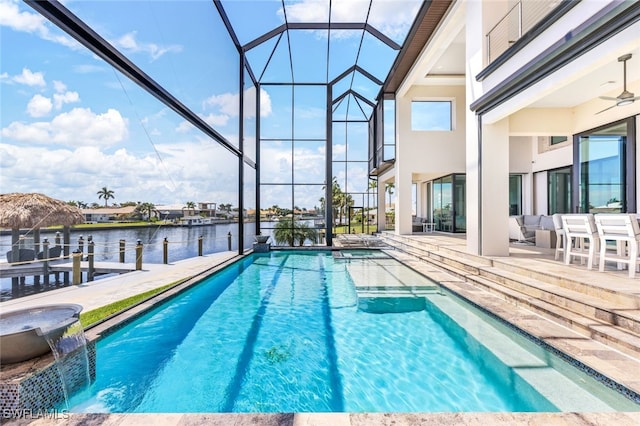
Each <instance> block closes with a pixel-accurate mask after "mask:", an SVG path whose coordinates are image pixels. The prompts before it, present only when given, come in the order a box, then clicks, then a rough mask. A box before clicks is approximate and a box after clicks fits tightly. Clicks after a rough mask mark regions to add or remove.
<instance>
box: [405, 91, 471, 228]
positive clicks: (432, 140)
mask: <svg viewBox="0 0 640 426" xmlns="http://www.w3.org/2000/svg"><path fill="white" fill-rule="evenodd" d="M414 100H416V101H427V100H451V101H452V102H453V117H452V119H453V120H454V121H453V126H452V127H453V130H451V131H414V130H411V103H412V101H414ZM465 131H466V100H465V88H464V86H413V87H411V88H410V89H409V90H407V92H406V94H405V96H403V97H401V98H398V99H396V165H395V167H394V172H395V191H396V192H395V211H396V232H398V233H400V234H410V233H411V232H412V225H411V216H412V213H413V211H412V205H413V201H412V187H411V185H412V183H414V181H417V182H424V181H426V180H431V179H434V178H437V177H439V176H443V175H446V174H450V173H464V172H465ZM417 175H419V179H416V176H417ZM418 204H419V205H424V203H423V202H422V201H421V200H419V201H418Z"/></svg>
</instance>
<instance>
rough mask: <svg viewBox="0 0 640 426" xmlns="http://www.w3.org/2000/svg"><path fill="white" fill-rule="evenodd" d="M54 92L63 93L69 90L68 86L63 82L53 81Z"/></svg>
mask: <svg viewBox="0 0 640 426" xmlns="http://www.w3.org/2000/svg"><path fill="white" fill-rule="evenodd" d="M53 90H55V91H56V92H57V93H63V92H65V91H66V90H67V85H66V84H64V83H63V82H61V81H58V80H53Z"/></svg>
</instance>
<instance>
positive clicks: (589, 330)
mask: <svg viewBox="0 0 640 426" xmlns="http://www.w3.org/2000/svg"><path fill="white" fill-rule="evenodd" d="M474 285H477V286H479V287H481V288H483V289H484V290H486V291H488V292H490V293H492V294H494V295H497V296H499V297H501V298H504V299H505V300H507V301H509V302H511V303H515V304H517V305H518V306H522V307H524V308H526V309H528V310H530V311H532V312H535V313H536V314H538V315H541V316H543V317H545V318H548V319H550V320H552V321H554V322H556V323H559V324H561V325H564V326H565V327H567V328H569V329H571V330H573V331H575V332H577V333H579V334H582V335H583V336H585V337H589V338H592V339H594V340H597V341H599V342H602V343H604V344H606V345H607V346H609V347H612V348H614V349H617V350H619V351H620V352H623V353H625V354H627V355H631V356H634V357H640V336H638V335H636V334H634V333H632V332H630V331H628V330H626V329H621V328H619V327H616V326H613V325H611V324H607V323H605V322H602V321H598V320H595V319H592V318H587V317H584V316H582V315H579V314H576V313H573V312H571V311H567V310H566V309H562V308H560V307H558V306H556V305H553V304H550V303H547V302H544V301H541V300H538V299H536V298H533V297H528V296H526V295H522V294H520V293H518V292H516V291H513V290H510V289H505V288H504V287H502V286H500V285H498V284H496V283H493V282H491V281H490V280H484V279H482V278H480V279H479V282H478V283H475V284H474ZM447 287H450V288H451V290H453V291H454V292H455V293H457V294H459V295H461V296H462V297H465V298H467V299H469V300H471V301H474V300H473V299H474V295H473V293H472V292H469V291H468V289H466V288H464V287H463V286H461V285H459V284H456V283H447Z"/></svg>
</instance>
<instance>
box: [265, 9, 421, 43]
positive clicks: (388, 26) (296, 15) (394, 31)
mask: <svg viewBox="0 0 640 426" xmlns="http://www.w3.org/2000/svg"><path fill="white" fill-rule="evenodd" d="M369 3H370V1H369V0H348V1H347V0H342V1H334V2H332V3H331V22H364V21H365V19H367V10H368V9H369ZM420 4H421V1H420V0H376V1H375V2H374V3H373V5H372V7H371V12H370V14H369V17H368V23H369V24H371V25H372V26H373V27H375V28H376V29H377V30H379V31H381V32H382V33H383V34H385V35H387V36H388V37H391V38H392V39H393V38H397V37H398V36H404V35H406V33H407V31H408V29H409V28H410V26H411V24H412V23H413V20H414V19H415V16H416V12H417V9H418V8H419V7H420ZM286 10H287V19H288V20H289V22H327V21H328V20H329V9H328V4H327V2H326V1H325V0H302V1H300V2H297V3H288V4H287V6H286ZM277 14H278V16H279V17H280V18H283V17H284V13H283V11H282V9H280V10H278V12H277ZM316 33H317V34H318V36H319V37H323V38H326V37H327V32H326V31H317V32H316ZM331 34H332V36H333V37H341V38H348V37H360V34H361V33H360V32H359V31H346V30H345V31H342V30H340V31H332V32H331Z"/></svg>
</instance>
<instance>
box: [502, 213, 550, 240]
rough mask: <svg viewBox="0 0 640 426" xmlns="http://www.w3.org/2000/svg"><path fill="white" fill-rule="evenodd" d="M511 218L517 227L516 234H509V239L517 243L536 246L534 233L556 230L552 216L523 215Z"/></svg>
mask: <svg viewBox="0 0 640 426" xmlns="http://www.w3.org/2000/svg"><path fill="white" fill-rule="evenodd" d="M511 218H512V219H513V220H514V221H515V223H516V225H517V233H516V234H515V235H514V234H513V232H512V233H510V234H511V235H510V238H511V239H513V240H516V241H518V242H519V243H529V244H536V231H542V230H546V231H552V230H557V228H556V226H555V224H554V221H553V217H552V216H545V215H529V214H524V215H517V216H511Z"/></svg>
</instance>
